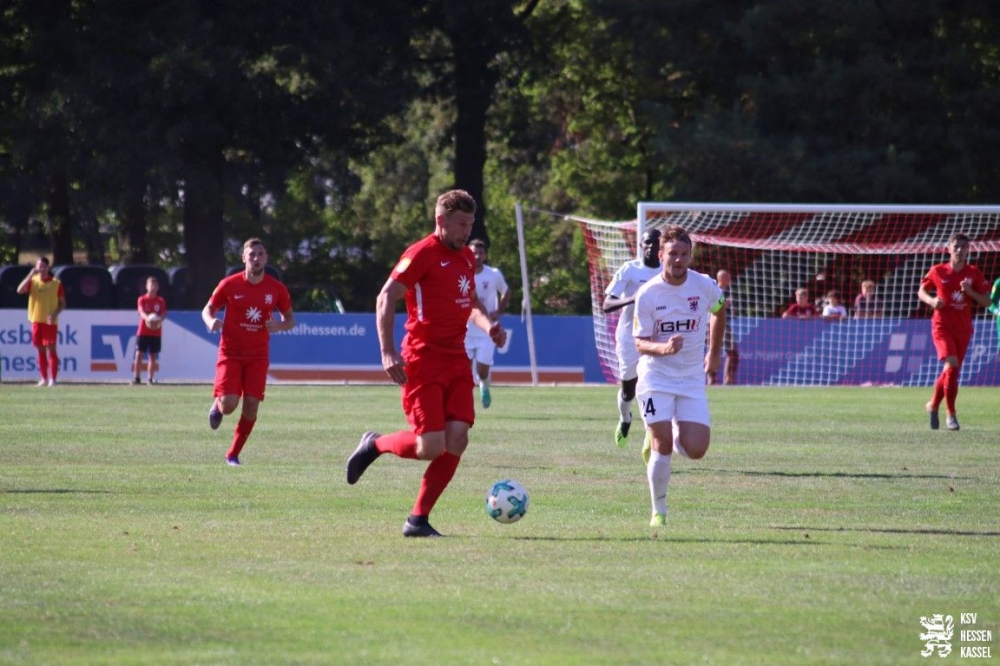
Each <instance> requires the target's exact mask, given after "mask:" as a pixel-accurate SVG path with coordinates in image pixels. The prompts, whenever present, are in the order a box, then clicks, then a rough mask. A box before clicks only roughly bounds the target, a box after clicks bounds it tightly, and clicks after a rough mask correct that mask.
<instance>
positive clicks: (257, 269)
mask: <svg viewBox="0 0 1000 666" xmlns="http://www.w3.org/2000/svg"><path fill="white" fill-rule="evenodd" d="M263 274H264V267H263V266H251V267H250V275H251V277H255V278H259V277H260V276H261V275H263Z"/></svg>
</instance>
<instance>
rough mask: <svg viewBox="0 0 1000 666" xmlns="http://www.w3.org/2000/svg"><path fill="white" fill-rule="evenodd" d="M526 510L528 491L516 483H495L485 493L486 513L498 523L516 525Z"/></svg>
mask: <svg viewBox="0 0 1000 666" xmlns="http://www.w3.org/2000/svg"><path fill="white" fill-rule="evenodd" d="M527 510H528V491H527V490H525V489H524V486H522V485H521V484H520V483H518V482H517V481H511V480H510V479H504V480H503V481H497V482H496V483H494V484H493V485H492V486H491V487H490V490H489V492H487V493H486V513H488V514H490V518H492V519H493V520H495V521H497V522H498V523H516V522H517V521H519V520H521V519H522V518H524V514H525V512H526V511H527Z"/></svg>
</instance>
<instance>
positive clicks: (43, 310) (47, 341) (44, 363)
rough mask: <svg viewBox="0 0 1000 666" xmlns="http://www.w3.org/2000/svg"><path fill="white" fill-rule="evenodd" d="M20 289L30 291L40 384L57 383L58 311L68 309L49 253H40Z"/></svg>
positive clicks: (29, 297)
mask: <svg viewBox="0 0 1000 666" xmlns="http://www.w3.org/2000/svg"><path fill="white" fill-rule="evenodd" d="M17 293H19V294H22V295H24V294H27V295H28V321H30V322H31V344H33V345H34V346H35V349H37V350H38V371H39V373H40V374H41V375H42V378H41V379H39V380H38V385H39V386H45V385H48V386H55V385H56V378H57V377H58V376H59V354H58V352H57V350H56V344H57V343H58V342H59V313H60V312H62V311H63V310H65V309H66V292H65V290H63V285H62V282H60V281H59V279H58V278H56V277H55V276H53V275H52V272H51V271H50V270H49V260H48V258H47V257H39V259H38V261H37V262H36V263H35V267H34V268H32V269H31V272H30V273H28V275H27V276H26V277H25V278H24V279H23V280H22V281H21V284H19V285H17Z"/></svg>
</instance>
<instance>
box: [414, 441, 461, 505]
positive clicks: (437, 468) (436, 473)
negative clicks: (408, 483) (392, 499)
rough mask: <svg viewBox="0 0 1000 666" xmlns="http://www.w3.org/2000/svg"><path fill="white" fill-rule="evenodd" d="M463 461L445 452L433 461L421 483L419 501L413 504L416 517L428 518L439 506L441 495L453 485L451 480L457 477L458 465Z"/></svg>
mask: <svg viewBox="0 0 1000 666" xmlns="http://www.w3.org/2000/svg"><path fill="white" fill-rule="evenodd" d="M461 461H462V459H461V458H460V457H459V456H456V455H454V454H452V453H448V452H447V451H445V452H444V453H442V454H441V455H439V456H438V457H437V458H435V459H434V460H432V461H431V464H430V465H428V466H427V470H426V471H425V472H424V478H423V480H421V482H420V492H419V493H417V501H416V502H415V503H414V504H413V515H414V516H428V515H430V513H431V509H433V508H434V505H435V504H437V501H438V498H439V497H441V493H443V492H444V489H445V488H447V487H448V484H449V483H451V478H452V477H453V476H455V470H457V469H458V463H459V462H461Z"/></svg>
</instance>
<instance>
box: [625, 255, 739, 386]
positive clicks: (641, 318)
mask: <svg viewBox="0 0 1000 666" xmlns="http://www.w3.org/2000/svg"><path fill="white" fill-rule="evenodd" d="M723 302H724V297H723V295H722V290H721V289H720V288H719V285H718V284H716V283H715V280H713V279H712V278H710V277H708V276H707V275H703V274H701V273H696V272H695V271H692V270H688V272H687V279H686V280H684V284H682V285H678V286H674V285H671V284H669V283H667V281H666V280H664V279H663V278H662V277H658V278H657V279H655V280H650V281H649V282H647V283H646V284H645V285H643V287H642V288H641V289H639V293H638V294H637V295H636V301H635V321H634V323H633V333H634V334H635V337H637V338H649V339H651V340H652V341H653V342H666V341H667V340H668V339H669V338H671V337H672V336H674V335H683V336H684V345H683V347H681V351H680V352H679V353H677V354H671V355H669V356H650V355H649V354H642V356H641V358H640V359H639V367H638V372H639V383H638V385H637V386H636V391H637V392H638V393H644V392H646V391H671V390H674V389H677V388H682V387H683V388H687V387H691V386H704V385H705V337H706V335H707V334H708V320H709V315H710V314H711V313H712V312H718V310H719V308H720V307H722V304H723Z"/></svg>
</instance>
